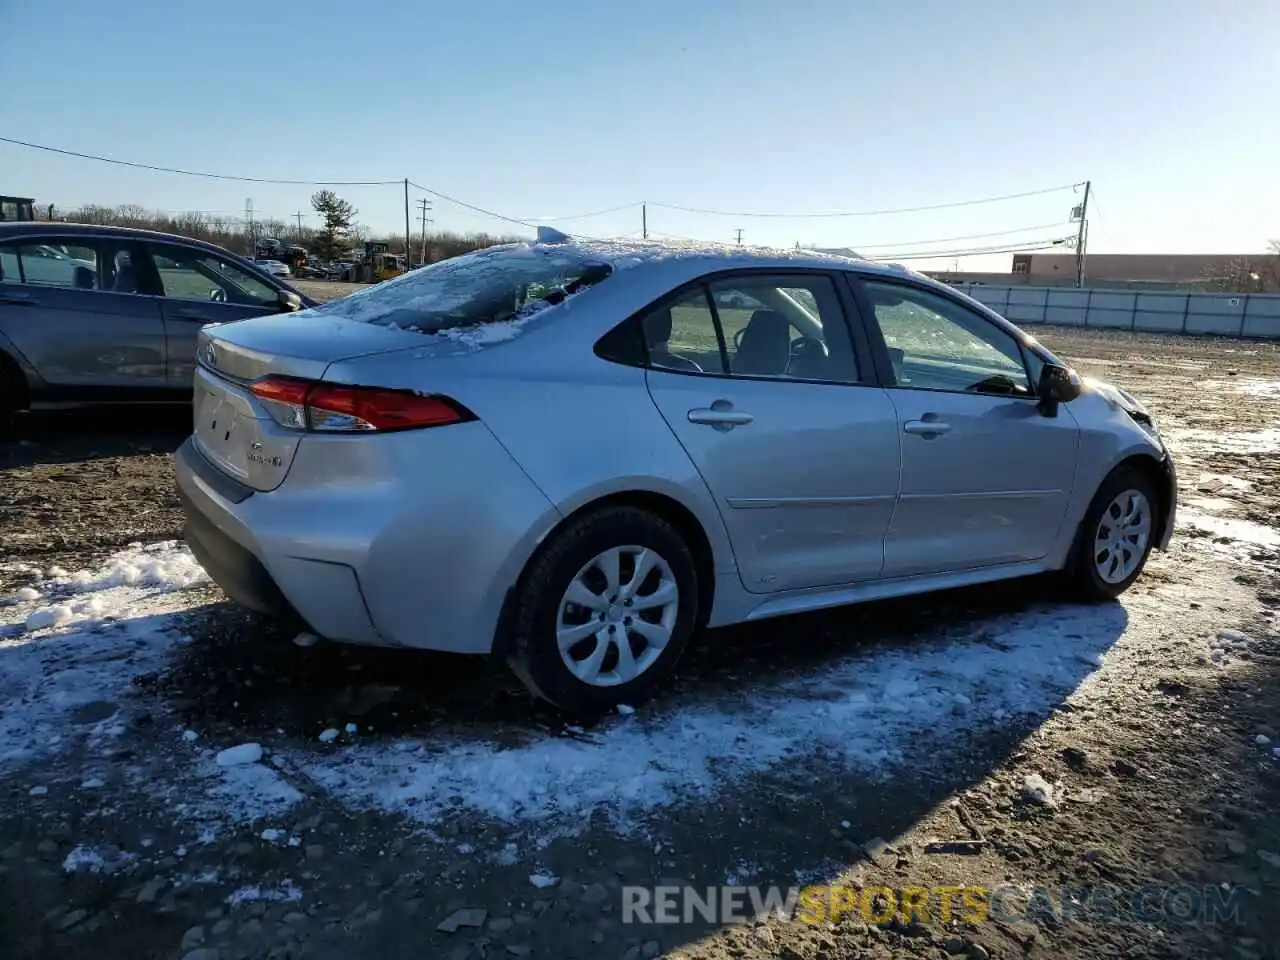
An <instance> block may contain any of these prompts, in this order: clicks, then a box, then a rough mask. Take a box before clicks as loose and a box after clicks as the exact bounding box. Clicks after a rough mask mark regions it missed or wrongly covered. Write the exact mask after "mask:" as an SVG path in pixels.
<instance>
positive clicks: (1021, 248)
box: [883, 237, 1075, 260]
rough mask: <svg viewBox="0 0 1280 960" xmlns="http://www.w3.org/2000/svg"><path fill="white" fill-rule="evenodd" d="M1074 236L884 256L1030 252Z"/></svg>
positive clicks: (913, 257) (1062, 243) (905, 257)
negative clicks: (1014, 243)
mask: <svg viewBox="0 0 1280 960" xmlns="http://www.w3.org/2000/svg"><path fill="white" fill-rule="evenodd" d="M1074 240H1075V237H1059V238H1056V239H1050V238H1045V239H1044V240H1029V241H1027V242H1026V243H1024V244H1016V245H1012V246H1010V245H1005V246H994V247H973V248H968V249H963V250H929V251H922V252H919V253H891V254H888V256H887V257H886V258H883V259H892V260H948V259H954V258H955V257H979V256H986V255H990V254H996V253H1031V252H1033V251H1035V250H1052V249H1054V248H1055V247H1066V246H1068V245H1069V244H1070V243H1072V242H1073V241H1074Z"/></svg>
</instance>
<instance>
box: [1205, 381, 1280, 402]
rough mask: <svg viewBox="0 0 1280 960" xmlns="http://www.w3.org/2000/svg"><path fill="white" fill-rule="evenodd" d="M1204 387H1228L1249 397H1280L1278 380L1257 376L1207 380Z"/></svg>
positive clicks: (1279, 382)
mask: <svg viewBox="0 0 1280 960" xmlns="http://www.w3.org/2000/svg"><path fill="white" fill-rule="evenodd" d="M1204 386H1205V387H1206V388H1219V389H1221V388H1222V387H1228V386H1229V387H1230V388H1231V390H1232V392H1233V393H1243V394H1244V395H1245V396H1249V397H1275V398H1277V399H1280V380H1265V379H1262V378H1259V377H1245V378H1242V379H1239V380H1209V381H1207V382H1206V383H1205V384H1204Z"/></svg>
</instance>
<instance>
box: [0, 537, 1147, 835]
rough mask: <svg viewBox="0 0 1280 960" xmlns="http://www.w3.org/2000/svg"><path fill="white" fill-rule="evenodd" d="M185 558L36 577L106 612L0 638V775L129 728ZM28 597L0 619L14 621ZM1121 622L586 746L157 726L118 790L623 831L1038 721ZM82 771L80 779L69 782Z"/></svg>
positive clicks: (215, 813) (948, 655)
mask: <svg viewBox="0 0 1280 960" xmlns="http://www.w3.org/2000/svg"><path fill="white" fill-rule="evenodd" d="M193 563H194V561H191V559H190V557H189V555H188V554H186V553H185V550H183V548H181V547H178V546H176V545H174V544H162V545H157V546H156V547H155V548H131V549H130V550H129V551H125V552H124V553H122V554H119V555H117V556H115V557H112V558H111V559H110V560H109V561H108V562H107V564H105V565H104V567H103V568H102V569H101V570H98V571H86V572H81V573H78V574H75V575H68V576H66V577H63V578H60V579H59V580H58V581H56V583H55V584H54V585H52V586H46V585H44V584H42V586H41V593H42V600H44V599H47V598H49V597H50V596H52V595H54V594H55V593H56V592H57V591H60V590H66V589H68V588H70V589H79V590H81V591H87V590H92V592H93V594H94V596H96V597H97V598H99V599H100V600H101V601H102V605H103V609H105V610H109V611H111V615H112V616H113V617H116V618H117V619H116V620H115V621H114V622H110V623H102V622H97V623H90V624H77V625H74V626H72V627H71V628H66V627H62V628H53V629H42V630H40V631H34V632H31V631H28V632H26V633H24V634H23V635H22V636H20V637H17V638H13V639H9V640H6V641H3V642H0V699H3V700H4V701H5V702H6V703H7V704H8V708H7V709H6V710H5V711H4V714H3V715H0V768H3V767H6V766H11V765H14V764H16V763H19V762H21V761H25V760H29V759H31V758H32V757H36V756H40V755H44V754H49V753H54V752H58V751H59V750H63V749H66V748H68V747H69V745H70V744H69V743H67V742H66V741H64V740H63V737H64V735H68V731H70V732H71V735H74V734H75V733H77V732H80V731H83V732H84V734H85V737H86V740H87V742H88V744H89V746H90V748H91V749H92V748H93V747H94V746H95V745H98V746H99V748H100V752H107V751H109V750H110V749H111V745H112V743H113V741H115V740H116V739H117V738H118V737H119V736H120V735H121V734H122V733H124V732H125V730H126V729H127V726H128V723H129V709H128V708H129V703H130V701H131V700H132V698H133V697H134V696H135V693H134V692H133V689H132V678H133V677H134V676H135V675H137V674H139V673H143V672H149V671H154V670H157V669H160V668H162V667H163V665H164V663H165V662H166V659H167V658H168V657H170V656H172V655H174V654H175V653H176V652H177V651H178V650H180V648H181V646H182V644H183V642H184V641H185V639H186V638H185V637H184V636H183V634H182V631H181V621H180V619H179V618H178V617H177V616H175V614H177V613H180V612H182V611H183V610H184V609H186V608H188V607H189V606H191V605H192V604H194V603H197V602H200V600H201V599H202V597H201V595H200V594H197V593H192V592H191V591H186V590H184V589H183V588H184V587H186V586H188V585H191V584H197V583H201V582H203V577H202V575H200V574H199V573H197V572H196V571H197V570H198V568H195V569H193ZM29 606H30V604H18V605H16V606H12V607H7V608H3V609H2V610H0V616H4V617H13V618H16V619H17V620H18V621H19V622H21V623H25V622H27V621H28V620H29V618H30V612H29V610H28V609H27V608H28V607H29ZM1124 624H1125V614H1124V611H1123V608H1121V607H1120V606H1118V605H1111V606H1104V607H1071V606H1064V607H1045V608H1041V609H1039V610H1035V611H1032V612H1029V613H1022V614H1017V615H1011V616H1007V617H1001V618H997V619H995V620H992V621H988V622H986V623H984V624H982V625H981V626H980V628H977V629H976V630H975V631H971V632H970V633H968V634H966V635H964V636H961V637H956V638H951V639H946V640H940V641H937V642H934V643H924V644H920V645H910V646H906V647H895V648H890V649H882V650H876V651H873V652H870V653H867V654H864V655H861V656H853V657H850V658H848V659H845V660H843V661H838V662H836V663H834V664H831V665H828V666H826V667H825V668H824V669H822V670H819V671H816V672H813V673H810V674H807V675H803V676H797V677H792V678H787V679H780V680H778V681H776V682H773V683H765V684H761V685H759V686H757V687H755V688H754V689H750V688H749V689H744V690H743V691H741V692H740V695H738V696H736V697H735V698H734V699H733V701H732V702H721V701H706V700H701V701H697V702H691V703H690V702H685V703H680V702H677V701H674V700H673V701H670V702H667V703H664V704H662V705H660V706H658V707H656V708H653V709H651V710H644V711H639V712H636V713H634V714H629V715H628V714H623V715H619V716H616V717H613V718H611V719H609V720H607V721H606V722H604V723H603V724H602V725H601V726H600V727H598V728H597V729H596V730H595V731H593V733H592V734H591V735H589V737H587V738H585V739H567V738H560V737H555V736H545V737H542V738H540V739H535V740H533V741H532V742H529V743H526V744H524V745H520V746H514V747H509V746H503V745H499V744H497V743H491V742H487V741H483V740H474V739H472V740H462V739H449V738H447V737H445V736H444V735H442V734H441V735H431V734H428V735H426V736H420V737H416V738H411V739H402V740H392V741H386V740H377V739H371V740H369V741H367V742H366V741H359V742H351V743H348V744H347V745H345V746H341V747H340V748H339V749H337V750H333V749H331V748H329V749H323V750H321V748H319V747H318V745H316V746H312V745H309V744H291V745H288V746H286V747H283V748H280V749H275V750H268V751H266V754H265V755H264V754H263V752H262V750H261V748H260V747H259V746H257V745H254V744H237V743H221V744H218V743H206V742H205V738H203V737H202V738H198V739H196V740H192V739H189V738H188V737H187V736H185V735H184V731H183V730H181V729H180V728H178V727H174V728H173V729H172V731H171V737H170V738H168V739H161V740H158V741H157V742H158V743H160V744H161V746H163V747H164V748H165V749H166V750H167V752H168V754H169V758H168V761H167V766H166V768H165V769H164V770H163V772H162V773H161V774H160V776H159V778H156V776H155V771H151V772H149V773H148V772H140V773H138V774H137V776H136V777H135V779H136V782H135V783H134V786H135V788H136V789H138V790H139V791H141V792H142V793H144V794H147V795H150V796H153V797H154V798H155V799H156V800H157V801H159V802H162V803H164V804H165V805H166V806H167V807H168V808H169V809H170V810H172V811H173V813H174V814H175V816H181V817H185V818H191V819H195V820H198V821H205V822H207V821H208V820H209V818H211V817H213V818H217V817H221V818H222V819H224V820H247V819H258V818H262V817H267V816H270V815H273V814H278V813H280V812H282V811H284V810H287V809H289V808H290V807H292V806H293V805H295V804H296V803H298V802H299V801H300V800H301V799H302V797H303V796H304V795H305V794H306V793H307V792H314V791H315V790H316V789H317V788H319V789H320V790H322V791H324V792H327V793H329V794H330V795H332V796H333V797H335V798H337V799H339V800H340V801H342V802H345V803H347V804H349V805H351V806H353V807H356V808H360V809H367V808H374V809H380V810H383V811H386V812H389V813H402V814H405V815H407V816H408V817H409V818H411V819H412V820H414V821H417V822H420V823H422V824H424V825H430V824H432V823H434V822H435V821H437V820H439V819H441V818H442V817H445V816H450V815H453V814H456V813H460V812H470V813H474V814H478V815H481V816H486V817H490V818H494V819H496V820H498V821H502V822H506V823H509V824H512V825H516V824H525V825H530V826H533V825H541V826H542V827H545V828H546V829H548V830H556V831H559V830H560V829H568V830H572V829H573V828H574V825H575V824H576V825H583V824H585V823H586V821H587V818H588V815H589V814H591V813H592V812H593V811H594V810H595V809H597V808H604V809H607V810H608V811H609V812H610V813H611V814H612V816H613V817H614V819H615V822H617V823H618V824H619V826H620V827H623V828H625V827H626V826H627V825H628V824H634V823H636V822H638V821H639V820H640V819H642V818H643V816H644V815H645V814H646V813H648V812H651V811H653V810H654V809H655V808H658V807H661V806H663V805H665V804H669V803H673V802H675V801H677V800H680V799H682V798H684V797H688V796H697V797H706V796H708V795H710V794H712V793H714V792H715V791H716V790H719V789H721V788H723V787H724V786H725V785H727V784H731V783H733V782H734V781H737V780H740V779H741V778H743V777H745V776H748V775H751V774H754V773H759V772H761V771H765V770H768V769H770V768H771V767H774V766H775V765H779V764H784V763H787V762H790V761H793V760H796V759H800V758H804V757H806V756H808V755H810V754H811V753H812V752H814V751H815V749H817V748H822V749H823V751H824V753H825V755H826V756H827V758H828V759H831V760H835V761H839V762H843V763H845V764H847V765H851V766H854V767H857V768H861V769H864V770H865V771H866V772H867V774H868V776H875V775H877V774H883V773H888V772H889V771H890V769H891V767H892V766H893V765H894V764H896V763H898V762H900V761H902V760H904V759H906V758H907V756H908V755H909V754H911V755H914V748H915V747H916V746H917V745H918V741H919V738H921V737H927V736H930V735H932V734H935V733H938V732H940V731H946V732H947V733H948V734H950V733H953V732H955V731H957V730H959V729H963V728H965V727H970V726H973V725H978V724H988V723H993V722H995V723H1002V722H1009V721H1011V720H1012V719H1013V718H1015V717H1017V716H1018V715H1021V714H1036V715H1039V714H1043V713H1044V712H1046V711H1047V710H1048V709H1050V708H1051V707H1052V706H1053V705H1054V704H1056V703H1057V702H1059V701H1060V700H1061V699H1062V698H1063V697H1065V696H1067V695H1068V694H1070V693H1071V692H1072V691H1073V690H1075V689H1076V688H1077V687H1078V686H1079V685H1080V683H1081V681H1082V680H1083V679H1084V678H1085V677H1087V676H1088V675H1089V673H1091V672H1092V671H1094V670H1096V669H1098V664H1099V663H1100V662H1101V660H1102V656H1101V655H1102V654H1103V653H1105V652H1106V650H1107V649H1108V648H1109V647H1110V645H1111V644H1112V643H1113V642H1114V641H1115V640H1116V638H1117V637H1119V636H1120V634H1121V633H1122V632H1123V629H1124ZM68 721H70V722H68ZM157 733H159V728H157ZM219 758H220V759H221V762H219ZM232 761H235V762H232ZM916 762H918V759H917V761H916ZM81 779H83V772H82V771H81V772H80V773H79V774H78V775H77V776H76V778H75V784H79V783H80V781H81ZM51 786H52V788H53V789H61V788H62V787H61V786H60V785H59V784H57V783H51ZM68 788H70V786H69V785H68Z"/></svg>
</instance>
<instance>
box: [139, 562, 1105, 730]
mask: <svg viewBox="0 0 1280 960" xmlns="http://www.w3.org/2000/svg"><path fill="white" fill-rule="evenodd" d="M1057 593H1058V590H1057V588H1056V586H1055V585H1054V584H1053V582H1052V581H1051V580H1049V579H1047V578H1044V579H1041V578H1028V579H1026V580H1020V581H1012V582H1008V583H996V584H991V585H987V586H983V587H976V588H968V589H962V590H952V591H945V592H940V593H937V594H932V595H928V596H922V597H911V598H904V599H899V600H886V601H877V602H874V603H867V604H861V605H857V606H852V607H843V608H837V609H833V610H829V611H821V612H816V613H809V614H800V615H795V616H788V617H780V618H775V619H771V620H765V621H757V622H752V623H748V624H742V625H738V626H734V627H727V628H720V629H715V630H706V631H702V632H701V633H700V634H699V635H697V636H695V637H694V638H693V640H692V641H691V643H690V648H689V650H688V651H687V652H686V654H685V657H684V659H683V661H682V662H681V665H680V670H679V673H678V676H677V677H676V678H675V680H674V682H673V683H672V685H671V687H670V688H669V689H668V690H667V691H666V692H665V693H662V694H660V695H659V697H658V700H657V701H656V705H657V706H658V707H660V708H663V707H670V708H673V709H676V708H680V707H682V706H689V705H696V704H698V703H699V702H700V701H704V700H712V701H714V700H717V699H720V698H727V699H729V700H732V699H734V698H737V697H742V696H748V695H749V694H750V692H751V690H752V689H753V687H754V686H755V685H757V684H759V683H777V682H782V681H786V680H787V679H789V678H795V679H803V678H804V677H805V676H806V675H807V674H809V673H812V672H814V671H821V670H822V669H824V668H825V667H828V666H830V665H831V664H832V663H834V662H838V661H840V660H841V659H843V658H847V657H850V656H853V655H863V656H869V655H874V654H875V652H877V651H883V650H888V649H892V648H895V647H900V648H910V646H911V645H912V644H913V643H917V642H921V641H926V642H934V643H936V642H938V641H940V640H945V639H947V638H950V637H953V636H954V637H965V636H969V635H970V634H973V632H974V625H975V624H981V623H982V622H983V621H985V620H988V619H990V618H993V617H1001V616H1005V617H1007V616H1010V615H1013V614H1016V613H1018V612H1020V611H1026V610H1030V609H1034V608H1037V607H1043V606H1044V604H1045V603H1046V602H1051V601H1053V600H1055V599H1057ZM1080 609H1082V610H1086V611H1087V610H1089V609H1093V610H1097V609H1099V608H1087V607H1086V608H1080ZM1106 609H1110V610H1115V611H1120V612H1121V616H1122V608H1120V607H1119V606H1118V605H1109V606H1108V607H1107V608H1106ZM188 629H189V630H190V632H191V634H192V636H193V637H194V639H195V641H196V642H194V643H193V644H191V645H190V646H189V647H188V648H186V649H185V650H184V651H183V652H182V654H181V656H180V658H179V659H178V660H177V661H176V662H175V664H174V665H173V667H172V668H171V669H170V670H168V671H166V672H165V673H164V675H163V676H159V677H156V678H154V682H156V683H157V684H159V685H161V686H162V687H163V688H164V690H165V692H166V693H167V694H168V695H169V696H171V697H172V698H173V705H175V706H176V707H177V708H178V710H179V711H180V712H181V713H183V715H184V716H186V717H187V718H188V719H189V720H190V721H191V722H193V723H194V722H203V723H218V724H225V725H228V727H229V728H230V729H228V731H227V732H228V733H229V734H230V733H232V732H233V731H238V732H239V733H240V734H242V735H243V736H245V737H251V736H252V735H253V734H254V733H255V731H274V730H277V729H281V730H284V731H286V733H287V734H288V735H289V736H290V737H298V738H301V739H304V740H308V739H312V738H314V737H315V736H317V735H318V734H319V733H320V732H321V731H323V730H325V729H328V728H331V727H335V726H336V727H339V728H341V727H343V726H344V725H345V724H346V723H348V722H356V723H357V724H359V726H360V727H361V728H362V731H363V733H364V734H365V735H370V736H381V737H394V736H404V735H417V734H425V733H441V732H447V733H452V734H460V735H464V736H476V735H479V736H482V737H490V736H496V737H497V738H498V739H499V740H502V741H505V742H518V740H519V738H520V731H522V730H523V731H526V732H527V733H528V734H529V735H532V736H540V735H544V734H545V733H547V732H554V733H557V734H560V735H566V736H576V735H577V731H579V730H591V729H592V728H593V727H594V726H596V725H597V724H598V723H600V722H602V721H603V720H605V719H606V718H605V717H602V716H599V715H592V716H583V715H567V714H565V713H564V712H562V711H558V710H556V709H554V708H552V707H550V706H549V705H546V704H543V703H542V702H541V701H539V700H536V699H534V698H532V697H531V696H530V695H529V694H528V693H527V692H526V691H525V689H524V687H523V686H521V685H520V683H519V682H518V681H517V680H515V678H514V677H513V676H511V675H510V674H509V673H508V672H507V671H506V670H505V669H504V668H503V667H502V665H501V664H498V663H496V662H494V661H493V660H489V659H486V658H482V657H471V656H460V655H453V654H445V653H436V652H432V651H416V650H399V649H383V648H372V647H358V646H351V645H345V644H337V643H329V642H320V643H317V644H315V645H314V646H310V647H299V646H297V645H296V644H295V643H293V642H292V640H293V638H294V637H295V632H294V631H293V630H291V629H289V628H288V627H287V626H286V625H285V624H283V623H281V622H277V621H275V620H273V619H271V618H266V617H260V616H258V615H256V614H254V613H252V612H250V611H247V610H244V609H243V608H240V607H238V606H237V605H235V604H232V603H223V604H216V605H213V606H210V607H207V608H203V609H201V610H199V611H197V612H195V613H193V614H192V617H191V622H190V623H189V625H188ZM1122 629H1123V624H1121V625H1120V626H1119V628H1118V629H1116V630H1115V633H1114V635H1112V636H1108V637H1107V638H1106V639H1107V643H1108V645H1109V643H1110V641H1111V640H1113V639H1114V637H1115V636H1118V634H1119V632H1120V631H1121V630H1122ZM979 632H980V631H979ZM513 738H514V739H513Z"/></svg>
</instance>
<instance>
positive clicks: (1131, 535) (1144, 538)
mask: <svg viewBox="0 0 1280 960" xmlns="http://www.w3.org/2000/svg"><path fill="white" fill-rule="evenodd" d="M1158 502H1159V501H1158V498H1157V494H1156V490H1155V487H1154V486H1153V484H1152V483H1151V481H1150V480H1149V479H1147V477H1146V476H1145V475H1144V474H1143V473H1141V472H1140V471H1138V470H1134V469H1132V468H1130V467H1121V468H1120V469H1118V470H1115V471H1113V472H1112V473H1111V474H1110V475H1109V476H1108V477H1107V478H1106V480H1104V481H1103V482H1102V486H1100V487H1099V488H1098V492H1097V493H1096V494H1094V497H1093V501H1092V502H1091V503H1090V504H1089V509H1088V510H1087V511H1086V512H1085V515H1084V519H1083V520H1082V521H1081V522H1080V528H1079V530H1078V531H1077V533H1076V542H1075V546H1074V549H1073V550H1072V556H1073V562H1072V564H1071V567H1070V568H1069V569H1068V571H1067V572H1068V574H1069V576H1070V578H1071V581H1072V583H1073V585H1074V586H1075V588H1076V591H1077V592H1078V593H1079V594H1080V595H1082V596H1083V597H1084V598H1085V599H1089V600H1114V599H1115V598H1116V597H1118V596H1120V594H1122V593H1124V592H1125V591H1126V590H1128V589H1129V587H1130V586H1131V585H1132V584H1133V582H1134V581H1135V580H1137V579H1138V575H1139V574H1141V573H1142V569H1143V567H1145V566H1146V563H1147V557H1149V556H1150V555H1151V548H1152V544H1153V539H1152V538H1153V535H1154V531H1155V517H1156V514H1155V511H1156V505H1157V503H1158Z"/></svg>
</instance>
